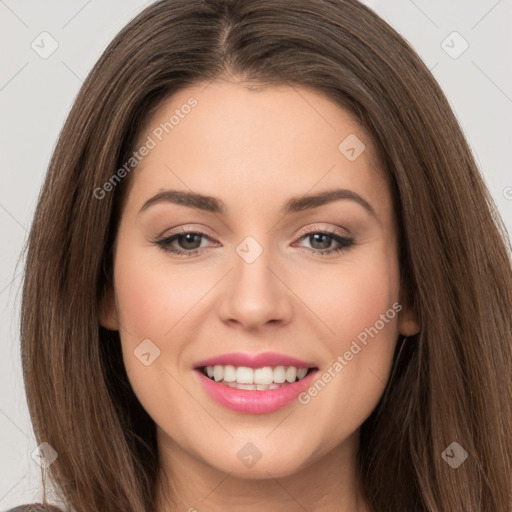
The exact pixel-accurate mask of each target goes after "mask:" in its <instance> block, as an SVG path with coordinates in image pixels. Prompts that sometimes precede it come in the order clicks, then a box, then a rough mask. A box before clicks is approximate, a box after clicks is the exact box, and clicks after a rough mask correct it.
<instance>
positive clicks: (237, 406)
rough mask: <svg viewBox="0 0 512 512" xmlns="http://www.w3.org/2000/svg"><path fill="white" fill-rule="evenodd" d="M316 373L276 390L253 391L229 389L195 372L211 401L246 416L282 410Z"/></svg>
mask: <svg viewBox="0 0 512 512" xmlns="http://www.w3.org/2000/svg"><path fill="white" fill-rule="evenodd" d="M316 372H317V370H313V371H312V372H311V373H309V374H308V375H306V377H304V378H303V379H301V380H299V381H297V382H292V383H291V384H286V385H285V386H282V387H280V388H277V389H269V390H266V391H256V390H254V391H253V390H249V389H235V388H230V387H229V386H225V385H224V384H220V383H218V382H215V381H214V380H211V379H209V378H208V377H206V375H203V373H202V372H201V371H200V370H196V373H197V374H198V375H199V379H200V382H201V385H202V386H203V388H204V390H205V391H206V392H207V393H208V395H210V397H211V398H212V399H213V400H215V401H216V402H217V403H218V404H220V405H222V406H223V407H226V408H227V409H230V410H232V411H236V412H241V413H246V414H266V413H269V412H275V411H278V410H279V409H282V408H283V407H285V406H287V405H288V404H289V403H290V402H292V401H293V400H294V399H295V398H297V397H298V396H299V395H300V393H302V392H303V391H305V390H306V389H307V388H308V387H309V386H310V385H311V383H312V381H313V379H314V377H315V374H316Z"/></svg>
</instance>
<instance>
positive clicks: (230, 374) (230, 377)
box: [224, 364, 236, 382]
mask: <svg viewBox="0 0 512 512" xmlns="http://www.w3.org/2000/svg"><path fill="white" fill-rule="evenodd" d="M235 381H236V368H235V367H234V366H232V365H230V364H227V365H226V366H224V382H235Z"/></svg>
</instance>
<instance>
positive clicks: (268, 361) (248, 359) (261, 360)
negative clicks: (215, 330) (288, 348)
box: [194, 352, 317, 368]
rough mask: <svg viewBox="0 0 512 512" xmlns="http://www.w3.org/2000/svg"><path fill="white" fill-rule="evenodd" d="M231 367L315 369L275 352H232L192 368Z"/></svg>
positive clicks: (310, 364)
mask: <svg viewBox="0 0 512 512" xmlns="http://www.w3.org/2000/svg"><path fill="white" fill-rule="evenodd" d="M216 364H220V365H228V364H230V365H233V366H247V367H248V368H263V367H264V366H274V367H275V366H295V367H296V368H316V366H317V365H316V364H315V363H308V362H306V361H301V360H300V359H295V358H294V357H289V356H286V355H283V354H278V353H276V352H263V353H262V354H247V353H243V352H233V353H231V354H222V355H220V356H216V357H211V358H209V359H204V360H203V361H199V362H198V363H196V364H195V365H194V368H201V367H202V366H215V365H216Z"/></svg>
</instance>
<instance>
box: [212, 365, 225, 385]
mask: <svg viewBox="0 0 512 512" xmlns="http://www.w3.org/2000/svg"><path fill="white" fill-rule="evenodd" d="M223 377H224V366H222V365H220V364H216V365H215V366H214V367H213V378H214V379H215V380H216V381H217V382H219V381H221V380H222V378H223Z"/></svg>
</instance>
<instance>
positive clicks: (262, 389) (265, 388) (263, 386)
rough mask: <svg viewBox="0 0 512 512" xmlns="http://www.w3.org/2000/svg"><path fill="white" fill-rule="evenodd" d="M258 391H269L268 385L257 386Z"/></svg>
mask: <svg viewBox="0 0 512 512" xmlns="http://www.w3.org/2000/svg"><path fill="white" fill-rule="evenodd" d="M256 389H257V390H258V391H266V390H267V389H268V384H256Z"/></svg>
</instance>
